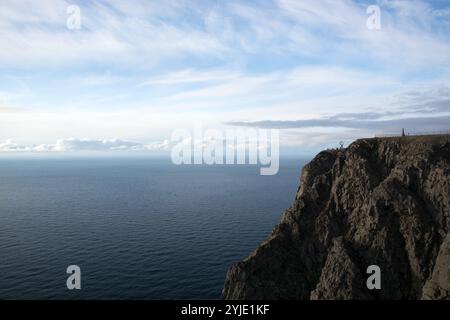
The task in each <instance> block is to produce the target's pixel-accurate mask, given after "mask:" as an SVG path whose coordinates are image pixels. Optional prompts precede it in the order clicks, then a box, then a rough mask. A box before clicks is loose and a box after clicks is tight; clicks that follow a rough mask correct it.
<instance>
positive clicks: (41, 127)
mask: <svg viewBox="0 0 450 320" xmlns="http://www.w3.org/2000/svg"><path fill="white" fill-rule="evenodd" d="M70 5H77V6H78V7H79V8H80V10H81V20H80V21H81V25H80V27H81V28H80V29H79V30H70V29H68V28H67V19H68V18H69V16H70V14H68V12H67V8H68V7H69V6H70ZM369 5H378V6H379V8H380V10H381V11H380V12H381V29H380V30H370V29H369V28H367V25H366V21H367V19H368V18H369V15H368V14H367V12H366V10H367V7H368V6H369ZM449 27H450V4H449V3H448V1H444V0H442V1H411V0H404V1H402V0H393V1H387V0H386V1H384V0H383V1H381V0H380V1H375V0H374V1H351V0H337V1H336V0H328V1H326V0H324V1H320V0H273V1H233V0H231V1H185V0H180V1H177V0H174V1H139V0H131V1H120V0H112V1H62V0H41V1H31V0H29V1H26V0H22V1H12V0H11V1H9V0H4V1H2V2H1V4H0V46H1V50H0V69H1V72H0V150H3V151H14V150H18V149H20V150H51V149H54V147H55V145H57V144H58V143H59V145H60V146H62V147H61V148H62V149H63V148H64V145H67V144H70V145H72V146H74V148H75V147H76V142H77V141H81V139H83V141H85V142H86V141H89V142H92V143H93V145H96V143H97V145H98V144H99V143H100V142H101V143H100V145H101V146H102V148H109V146H110V145H112V146H114V145H115V144H119V145H120V144H125V147H126V145H127V144H126V143H125V142H127V143H128V141H134V142H135V143H136V144H140V143H142V144H143V145H146V146H150V147H149V148H148V149H151V148H153V147H155V148H156V149H158V148H160V147H164V146H165V145H167V144H166V143H165V142H164V141H165V140H167V139H169V138H170V134H171V132H172V131H173V130H175V129H179V128H188V129H189V128H192V127H193V126H194V123H196V122H199V121H201V122H202V123H203V125H204V126H205V127H214V128H225V127H227V126H230V125H233V126H244V127H245V126H248V127H264V128H279V129H281V130H282V132H281V139H282V140H281V143H282V145H284V146H291V147H294V148H298V149H301V150H316V149H320V148H323V147H326V146H330V145H331V146H334V145H336V144H337V141H340V140H344V141H351V140H353V139H355V138H358V137H364V136H373V135H374V134H379V133H388V132H397V131H398V130H399V129H400V128H401V127H402V126H406V127H407V129H408V130H410V131H411V132H418V131H432V130H445V129H450V128H449V127H448V125H447V123H449V122H448V121H446V120H450V83H449V79H450V78H449V72H450V41H449V40H450V32H449V30H450V29H449ZM104 141H108V142H107V143H106V146H105V143H104ZM114 141H116V142H114ZM124 141H125V142H124Z"/></svg>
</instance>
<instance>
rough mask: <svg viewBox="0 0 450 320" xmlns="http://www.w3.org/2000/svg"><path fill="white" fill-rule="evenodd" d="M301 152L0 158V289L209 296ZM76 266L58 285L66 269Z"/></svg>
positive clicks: (273, 212) (287, 186) (292, 185)
mask: <svg viewBox="0 0 450 320" xmlns="http://www.w3.org/2000/svg"><path fill="white" fill-rule="evenodd" d="M306 162H307V160H306V159H289V160H285V161H281V165H280V170H279V173H278V174H277V175H275V176H260V175H259V167H258V166H250V165H241V166H237V165H232V166H194V165H190V166H175V165H173V164H172V163H171V162H170V160H166V159H163V158H161V159H159V158H142V157H140V158H138V157H136V158H118V157H117V158H88V157H86V158H48V159H47V158H41V159H27V158H3V159H0V299H218V298H220V294H221V290H222V286H223V283H224V279H225V275H226V271H227V269H228V267H229V266H230V265H231V264H232V263H234V262H237V261H240V260H242V259H243V258H245V257H246V256H247V255H248V254H249V253H250V252H251V251H253V250H254V249H255V248H256V247H257V246H258V244H259V243H260V242H261V241H262V240H264V239H265V238H266V237H267V236H268V235H269V233H270V232H271V230H272V229H273V227H274V226H275V225H276V224H277V223H278V222H279V220H280V217H281V214H282V212H283V211H284V210H285V209H286V208H288V207H289V206H290V205H291V204H292V202H293V200H294V197H295V193H296V190H297V187H298V184H299V176H300V170H301V167H302V166H303V165H304V164H305V163H306ZM69 265H78V266H79V267H80V268H81V290H68V289H67V287H66V280H67V277H68V276H69V275H68V274H66V268H67V267H68V266H69Z"/></svg>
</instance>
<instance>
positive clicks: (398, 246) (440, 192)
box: [222, 135, 450, 299]
mask: <svg viewBox="0 0 450 320" xmlns="http://www.w3.org/2000/svg"><path fill="white" fill-rule="evenodd" d="M449 228H450V135H439V136H422V137H395V138H373V139H360V140H357V141H355V142H354V143H352V144H351V145H350V146H349V147H348V148H346V149H339V150H327V151H323V152H321V153H319V154H318V155H317V156H316V157H315V158H314V159H313V160H312V161H311V162H310V163H309V164H307V165H306V166H305V167H304V168H303V170H302V174H301V182H300V188H299V189H298V192H297V195H296V199H295V201H294V204H293V205H292V206H291V207H290V208H289V209H288V210H286V212H285V213H284V214H283V216H282V219H281V222H280V224H279V225H278V226H276V227H275V229H274V230H273V232H272V234H271V235H270V236H269V237H268V239H267V240H265V241H264V242H263V243H262V244H261V245H260V246H259V247H258V248H257V249H256V250H255V251H254V252H253V253H251V254H250V256H249V257H247V258H246V259H245V260H244V261H242V262H239V263H236V264H235V265H233V266H232V267H231V268H230V269H229V270H228V273H227V276H226V280H225V285H224V288H223V292H222V298H224V299H450V232H449V230H450V229H449ZM370 265H377V266H379V268H380V270H381V289H380V290H376V289H375V290H369V289H368V288H367V285H366V280H367V278H368V277H369V276H370V275H369V274H367V272H366V271H367V268H368V266H370Z"/></svg>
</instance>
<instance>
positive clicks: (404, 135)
mask: <svg viewBox="0 0 450 320" xmlns="http://www.w3.org/2000/svg"><path fill="white" fill-rule="evenodd" d="M402 137H406V134H405V128H402Z"/></svg>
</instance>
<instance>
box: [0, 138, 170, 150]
mask: <svg viewBox="0 0 450 320" xmlns="http://www.w3.org/2000/svg"><path fill="white" fill-rule="evenodd" d="M168 148H169V142H168V141H167V140H165V141H162V142H153V143H150V144H145V143H141V142H134V141H127V140H121V139H109V140H108V139H105V140H96V139H76V138H69V139H59V140H58V141H56V143H54V144H38V145H20V144H16V143H14V142H13V141H12V140H7V141H6V142H4V143H0V152H78V151H161V150H164V151H166V150H168Z"/></svg>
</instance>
